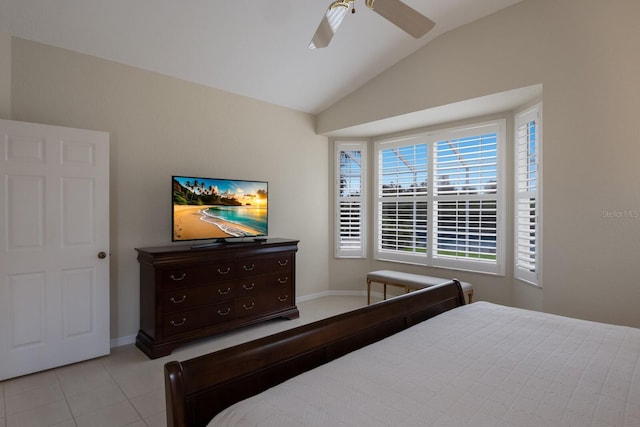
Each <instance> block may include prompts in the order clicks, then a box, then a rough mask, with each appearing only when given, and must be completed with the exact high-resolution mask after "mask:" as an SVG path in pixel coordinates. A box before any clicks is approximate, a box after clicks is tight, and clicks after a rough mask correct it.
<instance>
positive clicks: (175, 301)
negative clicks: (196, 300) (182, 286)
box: [169, 295, 187, 304]
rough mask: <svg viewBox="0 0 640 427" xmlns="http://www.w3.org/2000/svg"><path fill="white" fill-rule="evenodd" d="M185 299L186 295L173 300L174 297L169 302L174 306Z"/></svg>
mask: <svg viewBox="0 0 640 427" xmlns="http://www.w3.org/2000/svg"><path fill="white" fill-rule="evenodd" d="M186 299H187V296H186V295H182V298H180V299H175V298H174V297H171V299H170V300H169V301H171V302H172V303H174V304H180V303H181V302H184V300H186Z"/></svg>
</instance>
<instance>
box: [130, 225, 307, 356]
mask: <svg viewBox="0 0 640 427" xmlns="http://www.w3.org/2000/svg"><path fill="white" fill-rule="evenodd" d="M136 250H137V251H138V261H139V263H140V331H139V332H138V336H137V337H136V346H137V347H138V348H140V349H141V350H142V351H143V352H144V353H145V354H146V355H147V356H149V357H150V358H152V359H155V358H157V357H162V356H166V355H168V354H171V352H172V351H173V349H174V348H176V347H179V346H180V345H183V344H185V343H187V342H190V341H194V340H197V339H200V338H204V337H208V336H211V335H214V334H219V333H222V332H226V331H229V330H231V329H235V328H239V327H241V326H246V325H250V324H253V323H257V322H261V321H264V320H268V319H273V318H276V317H283V318H287V319H294V318H297V317H299V315H300V313H299V312H298V308H297V307H296V305H295V290H296V286H295V277H296V274H295V273H296V269H295V264H296V258H295V256H296V251H297V250H298V241H297V240H289V239H275V238H272V239H267V240H266V241H264V242H246V243H245V242H242V243H228V244H223V245H220V246H215V247H209V248H200V249H192V248H191V246H185V245H176V246H166V247H155V248H137V249H136Z"/></svg>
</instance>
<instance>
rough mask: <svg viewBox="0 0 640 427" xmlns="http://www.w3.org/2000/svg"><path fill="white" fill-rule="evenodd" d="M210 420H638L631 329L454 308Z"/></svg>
mask: <svg viewBox="0 0 640 427" xmlns="http://www.w3.org/2000/svg"><path fill="white" fill-rule="evenodd" d="M210 425H212V426H242V427H250V426H260V427H270V426H272V427H284V426H327V427H339V426H353V427H374V426H398V427H407V426H474V427H481V426H491V427H494V426H505V427H506V426H508V427H516V426H532V427H534V426H535V427H540V426H553V427H556V426H558V427H559V426H579V427H586V426H598V427H604V426H640V329H634V328H626V327H621V326H612V325H606V324H601V323H594V322H587V321H581V320H576V319H569V318H564V317H559V316H553V315H548V314H543V313H538V312H533V311H527V310H521V309H514V308H509V307H504V306H500V305H495V304H490V303H486V302H476V303H473V304H471V305H466V306H463V307H459V308H457V309H455V310H452V311H449V312H447V313H444V314H441V315H440V316H437V317H435V318H433V319H430V320H427V321H426V322H423V323H421V324H419V325H416V326H414V327H412V328H410V329H408V330H406V331H403V332H401V333H399V334H396V335H394V336H392V337H389V338H387V339H385V340H384V341H382V342H379V343H376V344H373V345H370V346H368V347H366V348H363V349H361V350H358V351H356V352H354V353H351V354H349V355H347V356H345V357H342V358H340V359H338V360H335V361H333V362H331V363H329V364H327V365H324V366H321V367H319V368H316V369H314V370H312V371H309V372H307V373H305V374H302V375H299V376H297V377H295V378H293V379H291V380H289V381H287V382H285V383H283V384H280V385H278V386H276V387H274V388H272V389H270V390H267V391H266V392H264V393H261V394H259V395H257V396H254V397H253V398H250V399H247V400H245V401H243V402H240V403H238V404H236V405H234V406H232V407H230V408H228V409H227V410H225V411H223V412H221V413H220V414H218V416H217V417H216V418H214V420H212V422H211V424H210Z"/></svg>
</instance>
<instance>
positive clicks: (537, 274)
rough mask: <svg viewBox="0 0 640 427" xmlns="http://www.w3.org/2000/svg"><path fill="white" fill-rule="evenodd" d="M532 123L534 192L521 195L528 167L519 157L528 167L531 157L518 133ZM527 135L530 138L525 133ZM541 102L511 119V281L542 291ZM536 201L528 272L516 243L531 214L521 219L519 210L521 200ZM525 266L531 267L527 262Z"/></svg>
mask: <svg viewBox="0 0 640 427" xmlns="http://www.w3.org/2000/svg"><path fill="white" fill-rule="evenodd" d="M532 122H534V123H535V125H534V126H535V154H534V156H533V157H534V162H535V163H534V165H535V190H534V191H530V190H527V191H523V190H522V187H523V186H524V187H528V184H527V182H526V181H527V179H522V178H521V176H522V173H523V168H524V173H527V174H529V173H530V170H529V168H528V167H527V165H523V164H522V160H523V159H522V157H521V154H522V152H523V150H527V154H526V155H525V159H524V160H525V161H527V164H529V163H530V162H531V157H532V156H531V154H530V153H529V151H528V149H527V146H528V145H529V144H530V142H531V141H530V139H529V138H528V137H525V138H521V136H520V129H521V128H522V127H524V126H527V125H528V124H529V123H532ZM527 135H529V134H528V133H527ZM542 147H543V142H542V102H539V103H536V104H535V105H533V106H531V107H529V108H526V109H523V110H521V111H519V112H517V113H516V114H515V116H514V168H513V170H514V178H513V180H514V203H513V209H514V213H513V240H514V243H513V248H514V249H513V265H514V267H513V277H514V278H515V279H518V280H521V281H524V282H526V283H529V284H532V285H534V286H538V287H542V283H541V278H542V273H541V271H542V256H541V253H542ZM532 199H533V200H535V209H534V217H535V225H534V227H533V235H534V239H535V240H534V241H535V244H534V249H533V253H532V257H533V270H532V269H531V268H530V267H529V268H525V267H523V265H524V264H525V261H524V260H523V259H522V257H521V253H520V246H521V244H520V243H521V242H520V241H519V240H520V238H521V237H522V233H523V232H526V230H523V228H522V225H523V222H522V221H521V218H523V219H524V220H528V221H531V211H530V210H529V214H528V216H526V217H525V216H524V215H521V213H522V209H519V206H520V205H521V202H522V200H529V201H531V200H532ZM531 230H532V228H531V226H529V233H530V235H531V233H532V231H531ZM527 264H531V261H529V262H528V263H527Z"/></svg>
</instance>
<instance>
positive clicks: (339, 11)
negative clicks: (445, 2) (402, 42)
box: [309, 0, 436, 49]
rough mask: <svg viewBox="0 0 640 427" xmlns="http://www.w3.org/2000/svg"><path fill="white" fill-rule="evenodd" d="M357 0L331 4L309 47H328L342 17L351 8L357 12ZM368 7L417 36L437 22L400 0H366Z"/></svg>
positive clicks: (337, 1) (423, 33)
mask: <svg viewBox="0 0 640 427" xmlns="http://www.w3.org/2000/svg"><path fill="white" fill-rule="evenodd" d="M355 1H356V0H335V1H333V2H332V3H331V4H330V5H329V9H328V10H327V12H326V13H325V15H324V17H323V18H322V21H320V25H319V26H318V29H317V30H316V33H315V34H314V35H313V38H312V39H311V43H309V49H317V48H321V47H327V46H328V45H329V42H330V41H331V39H332V38H333V36H334V34H335V33H336V31H337V30H338V27H339V26H340V23H341V22H342V19H343V18H344V16H345V15H346V14H347V11H348V10H349V9H351V12H352V13H355V11H356V10H355V7H354V3H355ZM365 4H366V5H367V7H368V8H369V9H371V10H373V11H374V12H376V13H377V14H378V15H380V16H382V17H383V18H385V19H387V20H388V21H390V22H392V23H394V24H395V25H397V26H398V27H399V28H400V29H402V30H404V31H406V32H407V33H409V35H411V36H413V37H415V38H416V39H417V38H420V37H422V36H424V35H425V34H426V33H427V32H428V31H429V30H431V29H432V28H433V26H434V25H436V24H435V22H433V21H432V20H431V19H429V18H427V17H426V16H424V15H422V14H421V13H420V12H418V11H416V10H415V9H412V8H411V7H409V6H407V5H406V4H404V3H403V2H401V1H400V0H365Z"/></svg>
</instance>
